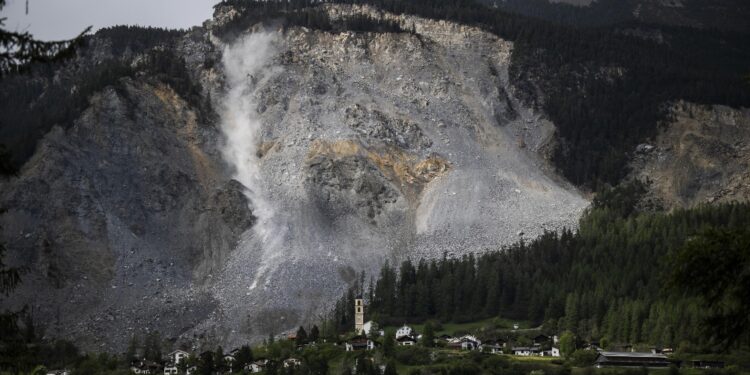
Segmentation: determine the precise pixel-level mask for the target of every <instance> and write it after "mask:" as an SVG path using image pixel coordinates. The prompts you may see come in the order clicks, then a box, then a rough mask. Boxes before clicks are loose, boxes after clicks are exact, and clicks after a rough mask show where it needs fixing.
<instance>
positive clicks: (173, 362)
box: [48, 298, 725, 375]
mask: <svg viewBox="0 0 750 375" xmlns="http://www.w3.org/2000/svg"><path fill="white" fill-rule="evenodd" d="M353 307H354V326H353V327H352V328H353V330H352V331H351V332H350V333H349V334H348V336H340V338H339V339H338V340H330V339H323V338H321V337H320V336H319V333H318V328H317V326H313V328H312V329H311V332H310V334H308V333H307V332H306V331H305V329H304V328H303V327H300V329H299V330H297V331H296V332H288V333H286V334H283V335H277V336H276V337H275V338H274V339H275V340H276V342H275V344H276V345H280V346H284V347H287V348H291V350H287V351H286V352H285V353H281V354H279V353H276V354H275V355H268V356H265V355H262V353H266V354H270V353H269V352H268V350H265V351H264V350H262V349H261V348H253V349H251V348H250V347H249V346H243V347H241V348H237V349H233V350H231V351H229V352H227V353H222V352H221V351H219V352H214V351H204V352H202V353H200V354H197V355H196V353H192V352H190V351H188V350H181V349H178V350H174V351H172V352H170V353H168V354H167V355H166V356H165V357H164V358H163V360H162V362H157V361H150V360H146V359H140V360H134V361H133V362H132V363H131V364H130V372H131V373H132V374H148V375H155V374H164V375H176V374H187V375H196V374H232V373H245V374H251V373H265V374H276V373H317V372H315V371H312V370H311V369H310V364H308V363H306V360H305V358H304V356H303V355H302V354H301V353H303V352H304V351H310V350H315V349H316V348H323V347H326V348H333V349H332V350H333V352H338V353H343V354H344V355H350V356H351V355H353V356H355V361H354V363H355V365H353V366H352V368H351V371H348V369H347V370H346V373H350V374H352V373H354V374H356V373H360V371H358V367H357V365H356V363H357V361H360V360H361V359H368V360H369V361H370V362H372V364H373V365H374V368H375V369H376V370H375V373H379V374H392V373H393V371H395V369H392V368H388V364H386V363H376V362H377V361H376V360H375V359H374V358H375V357H374V356H368V353H376V352H380V353H381V355H379V356H378V358H380V362H385V361H384V360H383V358H384V357H385V356H387V355H388V354H391V353H392V352H394V351H398V350H402V351H407V350H409V348H417V347H422V348H425V349H427V348H429V349H430V350H432V351H431V352H430V357H431V358H433V359H434V358H436V357H437V356H438V355H448V356H451V355H453V356H466V355H469V354H472V353H473V354H476V355H490V356H492V355H497V356H502V357H508V358H511V359H512V358H517V359H518V360H520V361H529V360H534V359H533V358H538V360H537V361H542V362H547V363H550V364H564V363H566V362H564V360H566V359H567V360H568V361H571V360H572V358H574V357H584V359H583V360H580V359H577V362H574V363H575V364H576V365H577V366H581V367H588V368H640V369H659V368H679V367H683V368H700V369H716V368H724V366H725V365H724V362H722V361H711V360H692V361H687V362H683V361H679V360H676V359H673V358H672V357H671V355H672V354H673V353H674V350H673V349H671V348H651V349H650V350H649V351H648V352H638V351H636V350H635V348H634V347H633V346H632V345H623V346H617V347H614V348H613V347H610V348H609V349H617V351H610V350H605V349H604V348H602V347H600V346H599V345H600V343H598V342H590V343H581V344H580V346H579V344H578V343H576V341H575V340H574V341H570V342H568V343H566V342H564V341H565V340H566V338H564V337H562V338H561V337H560V336H558V335H545V334H543V333H540V332H539V330H537V329H523V328H521V327H519V325H518V324H517V323H516V324H513V326H512V327H511V328H510V332H512V333H516V334H515V335H513V337H515V340H512V339H510V335H505V336H499V337H482V338H480V335H478V334H474V333H463V334H448V333H442V334H439V335H436V334H435V332H434V327H431V326H430V325H429V324H427V325H423V326H422V332H418V331H417V329H415V328H413V327H412V326H410V325H407V324H404V325H402V326H400V327H398V328H393V327H388V328H381V327H379V325H378V324H377V323H376V322H374V321H372V320H369V321H365V303H364V300H363V299H362V298H357V299H355V305H354V306H353ZM485 336H486V335H485ZM567 340H570V338H567ZM521 343H526V345H520V344H521ZM271 344H272V343H269V342H265V343H264V346H266V347H267V346H269V345H271ZM571 345H572V347H571ZM566 346H567V347H566ZM399 348H401V349H399ZM254 352H255V353H256V355H254ZM579 353H583V354H579ZM383 354H385V355H383ZM524 358H528V359H524ZM207 361H208V362H211V364H210V365H207V364H206V362H207ZM581 361H583V362H581ZM391 363H392V362H391ZM324 367H325V368H326V371H328V370H329V367H328V365H327V364H326V365H325V366H324ZM303 368H304V369H303ZM396 373H399V372H396ZM48 375H67V372H65V371H53V372H49V373H48Z"/></svg>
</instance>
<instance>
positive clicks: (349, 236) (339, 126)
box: [2, 6, 587, 349]
mask: <svg viewBox="0 0 750 375" xmlns="http://www.w3.org/2000/svg"><path fill="white" fill-rule="evenodd" d="M327 9H328V11H329V14H330V15H331V17H332V18H334V19H336V18H339V17H349V16H351V15H353V14H361V13H367V14H369V15H371V16H376V17H381V18H387V19H390V20H392V21H395V22H399V23H400V24H401V25H402V27H403V28H404V29H406V30H412V29H413V30H414V32H413V33H352V32H342V33H330V32H322V31H317V30H308V29H304V28H291V29H287V30H284V31H281V30H276V29H266V30H260V29H258V30H248V31H247V33H246V34H245V35H243V36H241V37H240V38H239V39H238V40H236V41H235V42H233V43H232V44H231V45H224V44H222V43H221V42H219V41H218V40H217V39H216V38H214V37H213V36H212V35H211V28H212V27H213V26H212V25H211V23H209V24H207V27H206V28H205V29H196V30H193V31H191V32H190V33H187V34H186V35H185V36H184V38H182V39H181V41H180V42H179V43H178V44H177V46H176V50H177V51H178V52H179V53H180V54H181V56H182V57H183V58H184V59H185V62H186V65H187V67H188V69H189V70H190V74H191V75H192V77H193V79H194V80H195V81H196V82H200V84H201V87H202V88H203V90H204V93H203V95H204V97H205V98H209V97H210V98H211V101H212V102H213V107H214V108H215V111H216V115H215V116H207V117H205V118H203V116H198V115H197V112H198V110H197V109H196V108H193V106H192V105H191V104H189V102H188V101H187V100H186V99H184V98H182V97H181V96H180V95H179V94H177V93H176V92H175V91H173V90H172V89H171V88H170V87H169V86H168V85H164V84H161V83H159V82H158V81H156V80H153V79H151V78H150V77H148V76H140V75H137V76H136V77H135V78H132V79H131V78H125V79H123V80H121V81H120V82H119V84H118V85H117V86H116V87H109V88H106V89H104V90H103V91H101V92H99V93H98V94H96V95H95V96H93V97H92V98H91V100H90V103H89V106H88V108H87V109H86V110H85V111H84V113H82V114H81V116H80V118H79V119H78V120H77V121H76V122H75V125H74V126H73V127H71V128H70V129H66V130H63V129H60V128H55V129H54V130H53V131H51V132H50V133H49V134H47V135H46V136H45V138H44V140H43V141H42V142H41V144H40V146H39V147H38V149H37V152H36V154H35V155H34V157H33V158H32V160H31V161H29V162H28V163H27V164H26V165H25V166H24V168H23V169H22V171H21V173H20V175H19V176H18V177H17V178H13V179H11V180H9V181H6V182H4V183H3V186H2V204H3V207H5V208H7V209H8V211H7V212H5V213H4V214H3V216H2V226H3V235H4V239H5V242H6V243H7V244H8V247H9V249H10V254H9V258H10V259H9V260H10V261H11V262H12V263H13V264H19V265H25V266H28V267H29V272H28V273H27V274H26V275H25V276H24V283H23V285H22V287H21V288H20V289H19V290H18V291H17V293H15V295H14V297H13V302H14V303H19V304H20V303H28V304H29V305H30V306H32V307H33V309H34V315H35V317H36V318H37V320H38V321H42V322H45V323H44V324H45V326H46V333H47V334H48V335H52V336H62V337H67V338H74V339H76V340H77V341H78V342H80V343H82V344H83V345H84V346H87V347H92V348H93V347H99V346H102V348H103V349H113V348H121V347H123V346H124V345H125V343H126V342H127V340H128V339H129V336H130V334H132V333H138V334H140V333H142V332H144V331H145V330H152V329H158V330H159V331H160V332H161V333H162V334H163V335H164V336H165V337H167V338H169V339H172V340H185V341H196V340H198V344H201V343H206V344H211V345H213V344H215V343H216V342H220V343H222V344H224V345H226V346H231V345H235V344H237V343H239V342H243V341H245V340H248V339H258V338H261V337H267V335H268V334H269V333H271V332H273V333H280V332H282V331H283V330H286V329H290V328H293V327H295V326H296V325H299V323H300V322H305V321H311V320H315V319H317V318H318V316H319V315H317V314H319V313H320V312H321V311H324V310H325V309H326V308H328V307H330V303H331V301H332V298H334V297H336V296H338V295H339V294H340V293H341V292H342V291H343V290H344V289H345V288H346V286H347V285H348V284H349V283H351V282H353V281H354V280H355V279H356V277H357V273H359V272H360V271H363V270H364V271H366V272H368V273H369V274H373V273H374V272H377V270H378V269H379V267H380V266H381V265H382V264H383V262H385V261H386V260H390V261H392V262H393V261H399V260H400V259H404V258H406V257H410V258H412V259H419V258H430V257H441V256H442V255H443V254H444V253H446V252H447V253H450V254H455V255H460V254H465V253H468V252H472V251H474V252H476V251H483V250H486V249H493V248H497V247H499V246H501V245H503V244H508V243H511V242H515V241H517V240H518V238H519V235H523V236H524V237H525V238H531V237H535V236H537V235H539V234H541V233H542V232H543V231H544V230H558V229H560V228H562V227H563V226H568V227H573V226H575V225H576V221H577V219H578V217H579V216H580V214H581V212H582V210H583V209H584V207H585V206H586V204H587V202H586V200H585V199H583V198H582V197H581V195H580V194H579V193H578V192H577V191H576V190H575V189H574V188H572V187H571V186H570V185H569V184H567V183H566V182H565V181H563V180H562V179H561V178H559V177H558V176H555V175H554V174H553V173H551V172H549V168H548V166H547V163H546V161H545V160H544V159H543V158H542V157H541V156H540V153H541V152H542V151H543V150H544V149H545V147H546V146H547V145H548V143H549V142H550V141H551V140H552V137H553V133H554V127H553V125H552V124H551V123H550V122H548V121H546V120H545V119H544V118H545V116H544V114H543V113H539V112H537V111H535V110H533V109H531V108H527V107H525V106H524V105H523V104H521V103H520V101H519V100H517V99H516V96H515V94H514V88H513V87H512V85H511V84H510V83H509V81H508V75H507V69H508V66H509V64H510V57H511V54H512V53H513V46H512V44H511V43H509V42H506V41H503V40H500V39H498V38H496V37H495V36H493V35H490V34H487V33H484V32H482V31H480V30H478V29H475V28H470V27H465V26H460V25H455V24H451V23H447V22H442V21H431V20H425V19H421V18H416V17H408V16H395V15H390V14H383V13H380V12H378V11H376V10H374V9H372V8H353V7H347V6H330V7H328V8H327ZM230 13H231V12H230ZM227 14H228V13H223V14H219V15H218V16H217V20H216V21H215V22H221V20H222V18H223V17H229V16H230V15H227ZM130 58H131V59H132V60H133V61H134V62H135V61H137V60H138V58H139V57H138V56H137V55H135V56H132V57H130ZM209 59H210V60H216V61H221V63H218V62H217V63H216V64H206V63H205V61H207V60H209ZM201 340H204V341H201Z"/></svg>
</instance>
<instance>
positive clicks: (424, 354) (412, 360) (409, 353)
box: [395, 346, 430, 366]
mask: <svg viewBox="0 0 750 375" xmlns="http://www.w3.org/2000/svg"><path fill="white" fill-rule="evenodd" d="M395 357H396V360H397V361H399V362H401V363H403V364H405V365H409V366H417V365H426V364H429V363H430V351H429V350H428V349H427V348H423V347H420V346H401V347H398V349H397V350H396V355H395Z"/></svg>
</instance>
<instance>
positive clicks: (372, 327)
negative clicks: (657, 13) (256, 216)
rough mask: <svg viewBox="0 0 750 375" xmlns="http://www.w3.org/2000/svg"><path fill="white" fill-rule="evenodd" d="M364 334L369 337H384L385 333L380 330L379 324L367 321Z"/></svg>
mask: <svg viewBox="0 0 750 375" xmlns="http://www.w3.org/2000/svg"><path fill="white" fill-rule="evenodd" d="M363 329H364V332H365V334H366V335H367V336H374V335H375V334H378V335H380V336H383V331H382V330H380V329H379V327H378V323H376V322H373V321H372V320H370V321H367V322H366V323H365V324H364V328H363Z"/></svg>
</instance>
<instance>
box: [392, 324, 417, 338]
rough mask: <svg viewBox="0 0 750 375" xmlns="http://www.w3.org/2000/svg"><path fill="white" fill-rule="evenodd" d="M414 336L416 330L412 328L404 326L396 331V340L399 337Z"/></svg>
mask: <svg viewBox="0 0 750 375" xmlns="http://www.w3.org/2000/svg"><path fill="white" fill-rule="evenodd" d="M412 334H414V330H413V329H411V327H409V326H407V325H404V326H403V327H401V328H399V329H398V331H396V339H398V338H399V337H404V336H411V335H412Z"/></svg>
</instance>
